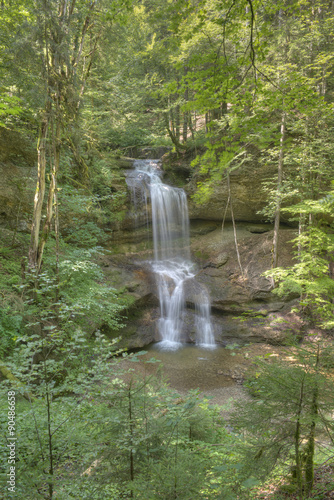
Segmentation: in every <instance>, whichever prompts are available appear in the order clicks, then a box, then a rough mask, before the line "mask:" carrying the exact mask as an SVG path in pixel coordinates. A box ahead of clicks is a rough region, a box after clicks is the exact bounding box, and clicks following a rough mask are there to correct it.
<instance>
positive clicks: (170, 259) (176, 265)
mask: <svg viewBox="0 0 334 500" xmlns="http://www.w3.org/2000/svg"><path fill="white" fill-rule="evenodd" d="M162 174H163V172H162V169H161V163H160V161H159V160H135V162H134V171H132V172H131V173H130V174H129V175H128V178H127V184H128V186H129V188H130V189H131V191H132V196H133V202H134V206H135V213H136V214H138V213H139V209H140V207H141V206H143V205H144V206H145V209H146V220H147V224H149V219H150V217H149V213H150V210H149V200H150V202H151V220H152V233H153V248H154V260H153V261H152V262H150V265H151V268H152V271H153V273H154V275H155V278H156V285H157V290H158V297H159V302H160V319H159V321H158V329H159V334H160V337H161V342H160V347H161V348H162V349H166V350H176V349H178V348H179V347H180V346H182V345H183V344H182V338H183V335H182V330H183V325H184V315H185V311H186V296H185V287H186V285H187V283H189V281H190V280H192V282H193V283H194V284H195V285H196V290H197V293H196V297H197V300H196V301H195V327H196V344H197V345H199V346H201V347H204V348H211V349H212V348H214V347H215V346H216V344H215V339H214V334H213V328H212V324H211V319H210V308H211V307H210V297H209V294H208V292H207V290H206V289H205V287H204V286H202V285H200V284H198V283H197V282H196V280H195V265H194V263H193V262H192V261H191V257H190V245H189V217H188V205H187V197H186V194H185V192H184V190H183V189H181V188H177V187H172V186H169V185H167V184H164V183H163V182H162V180H161V177H162Z"/></svg>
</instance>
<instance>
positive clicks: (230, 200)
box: [224, 174, 244, 276]
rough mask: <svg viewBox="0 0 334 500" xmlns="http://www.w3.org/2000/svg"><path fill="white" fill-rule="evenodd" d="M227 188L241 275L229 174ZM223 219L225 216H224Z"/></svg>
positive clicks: (239, 260)
mask: <svg viewBox="0 0 334 500" xmlns="http://www.w3.org/2000/svg"><path fill="white" fill-rule="evenodd" d="M227 189H228V200H229V202H230V207H231V219H232V224H233V234H234V244H235V251H236V253H237V259H238V264H239V268H240V272H241V276H244V271H243V268H242V265H241V259H240V253H239V246H238V239H237V228H236V225H235V219H234V213H233V204H232V196H231V184H230V175H229V174H227ZM224 219H225V216H224Z"/></svg>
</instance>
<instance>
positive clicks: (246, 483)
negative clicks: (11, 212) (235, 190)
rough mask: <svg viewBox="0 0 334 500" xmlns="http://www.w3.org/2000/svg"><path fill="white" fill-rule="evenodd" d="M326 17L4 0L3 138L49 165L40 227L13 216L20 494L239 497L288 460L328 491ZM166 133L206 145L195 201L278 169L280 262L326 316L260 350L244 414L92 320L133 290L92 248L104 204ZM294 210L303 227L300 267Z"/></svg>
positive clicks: (7, 371)
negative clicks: (150, 366) (284, 234)
mask: <svg viewBox="0 0 334 500" xmlns="http://www.w3.org/2000/svg"><path fill="white" fill-rule="evenodd" d="M333 26H334V6H333V2H332V1H329V0H326V1H325V0H279V1H275V2H272V1H269V0H261V1H260V0H243V1H240V2H238V1H234V0H229V1H228V0H189V1H187V2H184V1H182V0H167V1H162V0H154V1H153V0H142V1H133V0H116V1H113V2H107V1H104V0H100V1H96V0H90V1H87V0H77V1H75V0H72V1H67V0H2V1H1V2H0V31H1V39H0V135H1V133H2V132H3V133H5V132H6V133H10V134H16V135H15V137H19V138H20V140H19V142H20V141H22V144H23V143H24V144H29V147H27V148H26V149H27V151H28V153H27V157H24V156H22V154H21V150H20V148H17V150H15V147H14V149H13V151H12V152H11V161H14V160H15V162H18V163H19V164H20V163H22V164H25V163H26V162H27V161H28V160H27V158H28V157H29V158H31V157H32V158H33V161H32V162H30V163H32V164H31V165H30V166H32V167H33V168H34V170H35V173H36V178H37V180H38V183H37V189H36V192H35V194H34V195H32V198H33V196H35V198H34V208H33V211H32V213H31V214H29V216H28V222H29V227H31V234H29V235H28V234H27V233H25V232H24V231H20V230H19V227H18V226H19V225H18V220H19V216H20V214H19V212H18V215H17V221H16V225H15V224H14V226H15V227H14V230H13V227H10V229H8V227H3V228H2V232H1V234H2V237H3V241H2V246H1V249H0V262H1V273H0V280H1V297H0V334H1V346H0V368H1V372H2V375H3V381H2V399H1V408H2V410H3V411H2V417H1V429H2V430H1V438H2V442H3V446H4V448H5V447H6V444H7V441H6V430H7V428H6V413H5V412H6V408H7V406H6V405H7V391H15V394H16V399H17V437H18V445H17V462H16V473H17V478H19V479H18V481H17V490H16V495H17V498H23V497H24V498H27V499H29V498H31V499H34V500H36V499H37V498H48V499H51V498H57V499H68V498H76V499H79V498H80V499H85V498H87V499H102V498H103V499H104V498H108V499H110V500H111V499H115V500H116V499H117V500H118V499H120V498H126V499H128V498H138V499H140V498H141V499H145V500H148V499H152V500H153V499H155V498H165V499H166V500H167V499H171V498H180V499H183V500H186V499H187V498H189V500H190V499H194V498H203V499H204V498H205V499H211V498H212V499H216V498H217V499H218V498H224V500H232V499H237V498H242V499H243V498H245V499H247V498H256V496H257V494H258V493H257V491H258V490H257V488H258V487H260V485H261V484H262V483H263V482H264V481H266V480H267V479H268V478H270V477H274V478H276V479H277V476H279V475H284V477H285V478H289V480H290V483H291V484H290V486H291V491H292V494H293V495H295V497H294V498H296V497H298V498H300V499H302V498H307V497H311V496H312V495H313V498H319V499H321V498H326V497H325V496H321V495H325V494H327V493H326V491H325V492H321V491H320V492H319V491H317V490H316V487H314V467H315V464H316V463H319V464H320V463H322V462H324V461H326V460H328V457H330V454H331V453H332V452H328V450H326V449H324V447H321V446H322V445H321V446H319V442H320V444H321V443H322V440H321V439H318V437H319V435H320V436H321V437H323V436H324V435H325V436H326V438H325V441H326V442H327V443H329V448H330V449H332V448H331V446H332V445H333V424H332V422H331V420H330V418H329V416H330V414H331V413H333V407H334V402H333V382H332V379H331V375H330V373H331V370H332V369H333V363H332V361H331V359H332V354H333V353H332V331H333V326H334V324H333V322H334V319H333V318H334V316H333V312H334V311H333V300H332V297H333V291H334V290H333V273H334V268H333V249H334V248H333V244H334V240H333V225H332V222H333V203H334V202H333V200H334V194H333V186H332V181H333V166H332V165H333V160H334V150H333V141H332V136H333V127H334V115H333V103H334V77H333V74H332V73H333V58H334V55H333V54H334V51H333V48H334V47H333V44H334V38H333ZM12 137H14V135H12ZM161 146H164V147H168V148H170V149H171V150H172V149H173V151H174V152H175V154H176V156H177V157H178V159H185V161H190V160H189V159H193V163H192V174H191V177H192V182H193V183H195V184H196V191H195V193H194V200H195V201H196V202H198V203H201V202H204V201H206V200H209V199H210V196H211V194H212V192H213V190H214V188H215V185H216V184H217V183H218V182H221V181H222V179H227V182H228V186H229V187H230V174H231V173H232V172H233V171H234V170H236V169H238V168H239V167H240V166H242V165H245V164H248V165H253V164H255V163H258V164H261V165H265V166H267V167H268V168H270V167H274V168H275V169H276V172H277V175H275V178H273V179H272V181H270V182H266V183H265V184H264V185H263V189H264V198H265V199H266V203H265V206H264V208H263V211H262V216H263V220H264V221H270V222H273V223H274V228H275V229H274V238H273V250H272V255H273V262H272V269H271V270H270V271H268V274H267V275H268V277H270V279H271V280H272V287H273V293H276V294H278V295H280V296H285V295H289V294H290V293H291V292H293V293H294V294H298V296H299V297H300V300H299V303H298V305H297V306H296V307H297V310H298V312H299V314H300V315H301V317H302V318H303V320H304V322H305V325H306V326H307V328H308V327H312V328H313V329H314V330H312V331H313V333H314V332H317V334H314V335H313V334H312V335H309V336H308V337H307V342H306V343H305V344H304V345H303V347H300V346H299V345H298V344H297V343H296V344H295V345H294V346H293V347H292V348H291V349H292V351H291V352H292V353H293V354H292V355H291V359H290V362H289V363H281V362H277V363H274V362H272V360H262V361H258V363H257V364H256V367H255V372H254V374H253V375H251V376H250V379H249V380H248V382H247V385H248V388H249V391H250V394H251V395H252V398H251V402H250V403H249V404H247V405H244V406H243V407H241V406H239V407H238V411H237V413H236V414H235V415H234V416H233V421H231V423H232V426H231V425H230V424H227V423H226V422H224V421H223V419H222V417H221V415H220V409H219V408H216V407H213V406H211V405H210V402H209V401H208V400H206V399H202V397H201V396H200V395H199V394H198V393H197V392H191V393H189V394H188V395H183V396H180V395H177V394H175V393H174V392H173V391H172V390H170V389H169V388H168V387H166V385H165V384H164V383H163V381H161V380H160V379H159V378H157V379H154V378H144V379H142V380H139V381H138V380H134V377H133V376H132V372H131V370H129V371H128V372H126V373H125V372H124V369H123V365H122V360H123V361H124V359H127V360H129V362H130V360H131V362H136V361H137V360H138V358H140V353H137V354H132V355H128V354H126V353H125V352H122V351H120V350H118V349H117V347H116V346H115V344H113V343H112V342H110V341H109V340H107V339H106V338H105V337H104V336H103V335H102V334H101V331H100V330H101V327H102V326H103V325H108V326H109V327H110V328H113V329H114V330H117V329H118V328H119V327H120V325H121V324H122V322H123V321H124V317H125V312H126V310H127V308H128V307H129V306H130V305H131V298H130V297H129V296H127V295H126V294H125V293H123V290H116V289H115V288H114V287H112V286H111V285H110V283H109V282H108V281H107V280H106V278H105V275H104V273H103V271H102V269H101V267H100V265H99V258H100V256H101V255H102V254H103V253H104V252H105V251H106V250H105V248H103V245H104V243H105V241H106V239H107V238H108V234H107V230H106V229H107V227H106V221H109V220H110V219H112V220H114V221H120V220H122V218H123V217H124V213H125V210H126V201H127V194H126V189H125V186H124V182H123V181H122V179H121V177H120V174H119V171H118V168H117V159H118V158H119V157H120V156H136V154H137V153H138V151H139V150H140V148H143V147H152V148H154V147H161ZM8 148H9V145H8ZM28 162H29V161H28ZM32 202H33V199H32ZM229 202H230V209H231V212H232V218H233V211H232V206H233V204H232V202H233V200H232V198H231V196H230V197H229ZM282 214H284V218H285V220H288V221H289V223H290V224H292V225H294V227H296V228H298V237H297V238H296V240H295V248H296V255H295V264H294V265H293V267H291V268H289V269H282V268H279V267H277V248H278V243H277V242H278V238H279V227H280V222H281V217H282ZM221 218H222V219H223V214H222V217H221ZM233 222H234V223H235V221H233ZM240 267H241V266H240ZM242 273H243V270H242V268H241V274H242ZM151 362H152V363H153V362H155V361H154V360H151ZM283 386H284V387H285V392H284V393H283V394H282V387H283ZM277 422H279V425H277ZM6 459H7V455H6V454H3V457H2V460H3V462H2V466H3V470H4V471H6V470H7V463H6ZM276 479H275V480H276ZM2 480H3V481H4V484H6V481H7V478H6V473H3V474H2ZM332 486H333V482H332V483H331V485H329V488H332ZM4 491H5V493H4V498H15V496H13V495H12V494H11V492H10V491H8V489H5V490H4ZM328 491H330V489H329V490H328ZM6 495H7V496H6ZM317 495H318V496H317Z"/></svg>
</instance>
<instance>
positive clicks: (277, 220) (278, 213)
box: [271, 111, 286, 286]
mask: <svg viewBox="0 0 334 500" xmlns="http://www.w3.org/2000/svg"><path fill="white" fill-rule="evenodd" d="M285 119H286V117H285V112H284V111H283V113H282V121H281V136H280V150H279V158H278V169H277V193H276V208H275V223H274V238H273V247H272V263H271V267H272V268H275V267H277V264H278V238H279V225H280V217H281V198H282V180H283V161H284V139H285ZM272 286H275V283H274V280H272Z"/></svg>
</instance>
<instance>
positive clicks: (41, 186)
mask: <svg viewBox="0 0 334 500" xmlns="http://www.w3.org/2000/svg"><path fill="white" fill-rule="evenodd" d="M47 108H49V105H48V106H47ZM48 128H49V109H46V111H45V115H44V118H43V121H42V125H41V129H40V133H39V138H38V144H37V154H38V164H37V166H38V174H37V175H38V178H37V186H36V192H35V200H34V213H33V221H32V226H31V237H30V246H29V257H28V258H29V262H28V264H29V268H30V270H32V271H35V270H37V262H38V242H39V230H40V225H41V219H42V210H43V202H44V195H45V171H46V142H47V136H48Z"/></svg>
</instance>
